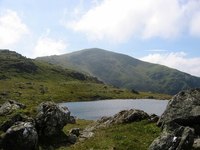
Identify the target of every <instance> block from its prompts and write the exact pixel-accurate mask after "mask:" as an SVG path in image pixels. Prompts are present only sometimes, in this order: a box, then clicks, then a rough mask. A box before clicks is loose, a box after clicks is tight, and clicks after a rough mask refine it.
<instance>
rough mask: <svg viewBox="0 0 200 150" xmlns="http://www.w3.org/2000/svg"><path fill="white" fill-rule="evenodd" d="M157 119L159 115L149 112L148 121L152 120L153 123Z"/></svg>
mask: <svg viewBox="0 0 200 150" xmlns="http://www.w3.org/2000/svg"><path fill="white" fill-rule="evenodd" d="M158 120H159V116H157V115H156V114H151V115H150V116H149V119H148V121H149V122H154V123H156V122H158Z"/></svg>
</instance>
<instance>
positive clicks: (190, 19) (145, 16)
mask: <svg viewBox="0 0 200 150" xmlns="http://www.w3.org/2000/svg"><path fill="white" fill-rule="evenodd" d="M86 48H102V49H106V50H110V51H114V52H117V53H123V54H127V55H129V56H132V57H134V58H137V59H140V60H143V61H147V62H152V63H156V64H162V65H165V66H168V67H171V68H175V69H178V70H180V71H183V72H186V73H189V74H192V75H195V76H198V77H200V0H0V49H10V50H13V51H16V52H18V53H20V54H22V55H24V56H26V57H28V58H35V57H40V56H49V55H59V54H65V53H71V52H74V51H77V50H81V49H86Z"/></svg>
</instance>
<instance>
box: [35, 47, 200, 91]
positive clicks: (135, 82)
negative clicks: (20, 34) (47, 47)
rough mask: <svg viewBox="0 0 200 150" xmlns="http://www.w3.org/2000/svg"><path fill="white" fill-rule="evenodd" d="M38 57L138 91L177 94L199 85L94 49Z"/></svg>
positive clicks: (159, 68) (153, 66) (163, 69)
mask: <svg viewBox="0 0 200 150" xmlns="http://www.w3.org/2000/svg"><path fill="white" fill-rule="evenodd" d="M37 60H43V61H46V62H49V63H52V64H56V65H60V66H63V67H65V68H72V69H77V70H80V71H83V72H85V73H88V74H90V75H92V76H96V77H97V78H98V79H100V80H101V81H103V82H105V83H108V84H112V85H114V86H117V87H123V88H128V89H136V90H139V91H151V92H159V93H167V94H176V93H177V92H179V91H180V90H183V89H187V88H195V87H200V78H198V77H194V76H191V75H189V74H186V73H183V72H180V71H178V70H175V69H171V68H168V67H165V66H162V65H157V64H151V63H147V62H143V61H140V60H138V59H135V58H132V57H130V56H127V55H123V54H118V53H114V52H110V51H106V50H102V49H97V48H93V49H85V50H81V51H78V52H74V53H70V54H65V55H60V56H50V57H42V58H37Z"/></svg>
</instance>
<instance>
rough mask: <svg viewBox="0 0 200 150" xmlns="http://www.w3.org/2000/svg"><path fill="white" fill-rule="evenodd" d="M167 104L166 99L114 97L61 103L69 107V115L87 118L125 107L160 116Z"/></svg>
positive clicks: (99, 116) (107, 114) (90, 118)
mask: <svg viewBox="0 0 200 150" xmlns="http://www.w3.org/2000/svg"><path fill="white" fill-rule="evenodd" d="M167 104H168V101H167V100H154V99H148V100H147V99H137V100H135V99H134V100H132V99H115V100H99V101H89V102H67V103H61V105H64V106H67V107H68V108H69V110H70V111H71V115H73V116H76V117H78V118H80V119H88V120H97V119H100V118H101V117H102V116H112V115H114V114H116V113H118V112H119V111H121V110H125V109H141V110H144V111H145V112H147V113H148V114H152V113H154V114H157V115H159V116H160V115H161V114H162V113H163V112H164V110H165V109H166V106H167Z"/></svg>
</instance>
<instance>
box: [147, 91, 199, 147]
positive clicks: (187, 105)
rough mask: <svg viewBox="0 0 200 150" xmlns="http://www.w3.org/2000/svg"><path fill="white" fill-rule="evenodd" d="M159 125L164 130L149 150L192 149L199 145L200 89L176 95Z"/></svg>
mask: <svg viewBox="0 0 200 150" xmlns="http://www.w3.org/2000/svg"><path fill="white" fill-rule="evenodd" d="M157 125H158V126H161V127H162V129H163V131H162V133H161V135H160V136H159V137H158V138H157V139H155V140H154V141H153V143H152V144H151V145H150V147H149V150H191V149H194V148H195V147H198V144H194V139H197V138H198V137H199V136H200V130H199V129H200V89H192V90H186V91H182V92H179V93H178V94H177V95H175V96H174V97H173V98H172V100H171V101H170V102H169V104H168V106H167V108H166V110H165V112H164V113H163V114H162V116H161V117H160V119H159V121H158V122H157ZM195 142H196V140H195ZM196 143H198V142H196ZM192 146H193V148H192Z"/></svg>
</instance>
